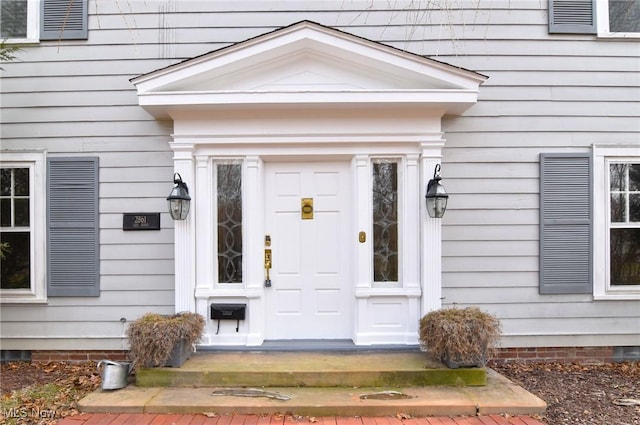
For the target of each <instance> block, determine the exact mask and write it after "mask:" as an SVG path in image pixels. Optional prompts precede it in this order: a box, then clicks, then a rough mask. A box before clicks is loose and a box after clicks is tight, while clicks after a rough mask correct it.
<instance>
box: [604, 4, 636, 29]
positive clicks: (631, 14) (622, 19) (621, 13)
mask: <svg viewBox="0 0 640 425" xmlns="http://www.w3.org/2000/svg"><path fill="white" fill-rule="evenodd" d="M597 15H598V35H600V36H610V37H640V0H598V11H597Z"/></svg>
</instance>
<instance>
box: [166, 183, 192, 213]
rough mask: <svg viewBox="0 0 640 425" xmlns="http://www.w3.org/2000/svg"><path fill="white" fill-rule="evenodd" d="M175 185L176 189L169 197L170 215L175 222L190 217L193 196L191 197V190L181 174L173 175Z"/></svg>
mask: <svg viewBox="0 0 640 425" xmlns="http://www.w3.org/2000/svg"><path fill="white" fill-rule="evenodd" d="M173 183H174V184H175V187H174V188H173V189H172V190H171V193H170V194H169V196H168V197H167V203H168V205H169V213H170V214H171V218H172V219H174V220H184V219H186V218H187V215H189V204H191V196H189V188H188V187H187V184H186V183H184V182H183V181H182V177H181V176H180V174H178V173H175V174H174V175H173Z"/></svg>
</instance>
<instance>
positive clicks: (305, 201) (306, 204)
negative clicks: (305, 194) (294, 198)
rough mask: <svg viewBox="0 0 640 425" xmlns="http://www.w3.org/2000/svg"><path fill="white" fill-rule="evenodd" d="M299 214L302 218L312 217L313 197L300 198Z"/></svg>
mask: <svg viewBox="0 0 640 425" xmlns="http://www.w3.org/2000/svg"><path fill="white" fill-rule="evenodd" d="M301 204H302V206H301V210H300V211H301V212H300V215H301V217H302V219H303V220H312V219H313V198H302V202H301Z"/></svg>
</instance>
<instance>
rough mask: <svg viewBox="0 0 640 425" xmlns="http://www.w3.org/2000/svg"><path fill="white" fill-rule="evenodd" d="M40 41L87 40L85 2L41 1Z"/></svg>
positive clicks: (84, 0) (77, 0) (66, 0)
mask: <svg viewBox="0 0 640 425" xmlns="http://www.w3.org/2000/svg"><path fill="white" fill-rule="evenodd" d="M41 1H42V8H41V11H42V16H41V19H40V21H41V22H40V23H41V25H40V40H73V39H86V38H87V34H88V31H87V0H41Z"/></svg>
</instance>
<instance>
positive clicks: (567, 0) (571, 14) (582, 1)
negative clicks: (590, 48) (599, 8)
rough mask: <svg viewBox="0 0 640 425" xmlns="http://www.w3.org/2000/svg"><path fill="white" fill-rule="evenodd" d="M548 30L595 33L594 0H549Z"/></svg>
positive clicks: (551, 31)
mask: <svg viewBox="0 0 640 425" xmlns="http://www.w3.org/2000/svg"><path fill="white" fill-rule="evenodd" d="M549 32H550V33H552V34H553V33H572V34H596V33H597V29H596V0H549Z"/></svg>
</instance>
